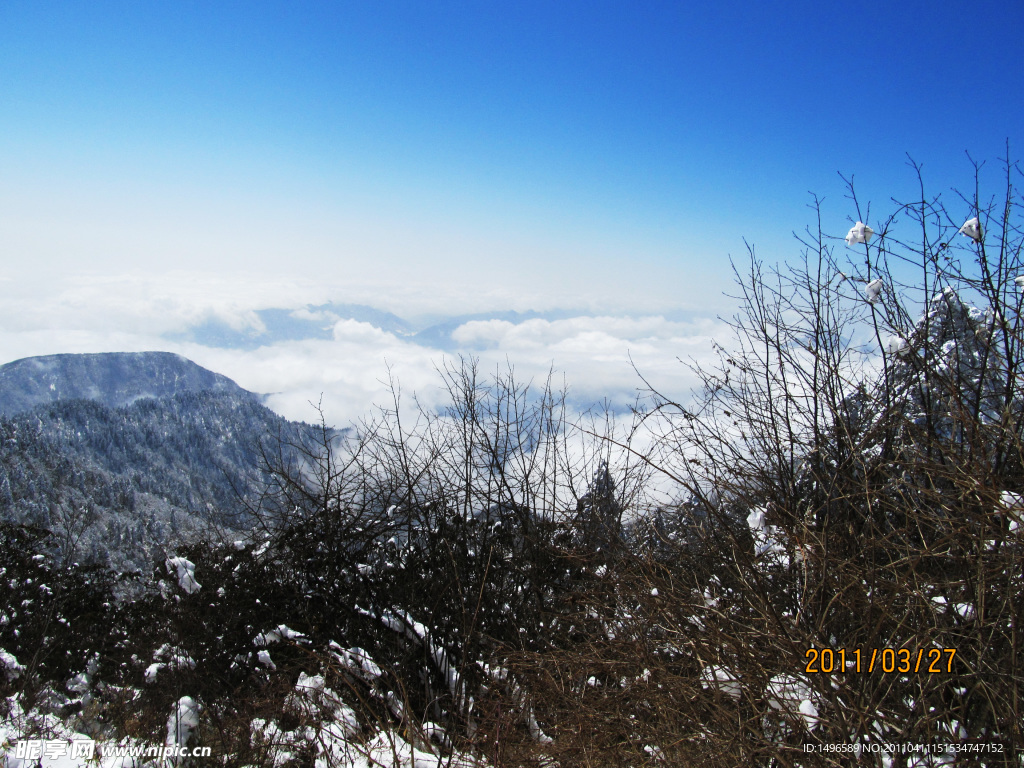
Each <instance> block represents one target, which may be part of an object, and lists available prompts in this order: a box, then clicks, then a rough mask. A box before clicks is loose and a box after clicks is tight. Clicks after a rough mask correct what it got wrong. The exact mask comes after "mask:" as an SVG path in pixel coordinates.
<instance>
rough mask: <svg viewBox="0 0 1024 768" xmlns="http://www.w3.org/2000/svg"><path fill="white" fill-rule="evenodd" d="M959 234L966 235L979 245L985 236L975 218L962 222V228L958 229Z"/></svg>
mask: <svg viewBox="0 0 1024 768" xmlns="http://www.w3.org/2000/svg"><path fill="white" fill-rule="evenodd" d="M960 234H961V235H966V236H967V237H969V238H971V240H973V241H974V242H976V243H980V242H981V238H982V237H984V235H985V233H984V232H982V230H981V222H980V221H978V217H977V216H975V217H974V218H973V219H968V220H967V221H965V222H964V224H963V226H962V227H960Z"/></svg>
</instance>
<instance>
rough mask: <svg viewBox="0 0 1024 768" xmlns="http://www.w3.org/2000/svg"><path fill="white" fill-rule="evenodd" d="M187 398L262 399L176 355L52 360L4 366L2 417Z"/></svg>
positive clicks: (132, 354)
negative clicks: (46, 408) (70, 406)
mask: <svg viewBox="0 0 1024 768" xmlns="http://www.w3.org/2000/svg"><path fill="white" fill-rule="evenodd" d="M185 392H225V393H229V394H231V395H234V396H236V397H240V398H246V397H250V398H257V397H258V396H257V395H254V394H252V393H251V392H247V391H246V390H244V389H242V388H241V387H240V386H238V385H237V384H235V382H233V381H232V380H231V379H229V378H227V377H226V376H221V375H220V374H219V373H214V372H213V371H209V370H207V369H206V368H203V367H201V366H199V365H196V364H195V363H193V362H192V361H191V360H186V359H185V358H184V357H182V356H181V355H175V354H173V353H171V352H105V353H100V354H78V355H72V354H68V355H46V356H43V357H26V358H24V359H22V360H15V361H14V362H13V363H8V364H7V365H4V366H0V415H4V416H12V415H14V414H17V413H22V412H24V411H28V410H30V409H32V408H34V407H36V406H38V405H43V404H46V403H53V402H56V401H58V400H78V399H83V400H95V401H96V402H98V403H101V404H102V405H105V406H107V407H110V408H120V407H121V406H125V405H130V404H131V403H134V402H135V401H136V400H139V399H141V398H147V397H149V398H160V397H170V396H173V395H178V394H182V393H185Z"/></svg>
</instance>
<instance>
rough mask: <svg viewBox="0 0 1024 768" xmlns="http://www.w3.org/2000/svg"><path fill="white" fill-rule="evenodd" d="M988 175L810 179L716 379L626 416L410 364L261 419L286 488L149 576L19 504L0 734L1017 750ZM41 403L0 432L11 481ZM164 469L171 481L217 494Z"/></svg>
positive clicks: (805, 757)
mask: <svg viewBox="0 0 1024 768" xmlns="http://www.w3.org/2000/svg"><path fill="white" fill-rule="evenodd" d="M916 170H917V174H918V178H921V173H920V169H919V168H918V169H916ZM975 171H976V180H975V181H976V183H975V181H972V186H971V188H970V189H969V190H968V191H963V192H962V193H957V192H953V193H944V194H942V195H933V194H930V193H928V192H927V191H926V188H925V184H924V182H923V181H922V183H921V193H920V197H919V199H915V200H913V201H910V202H905V203H901V202H893V203H892V204H891V205H890V206H889V211H888V212H887V213H885V214H883V215H882V216H881V217H878V216H877V215H875V214H874V211H871V210H869V209H868V207H866V206H864V207H862V204H861V201H859V200H858V197H857V194H856V191H855V188H854V186H853V184H852V183H851V184H850V185H849V194H848V197H847V199H846V200H844V201H843V204H844V205H845V206H846V209H847V211H848V214H849V224H850V225H851V226H850V227H849V230H848V231H847V232H845V233H844V232H833V231H826V230H825V228H824V227H825V225H824V224H823V223H822V221H823V217H822V216H821V210H822V209H821V204H820V202H819V201H814V205H813V208H812V210H813V213H812V216H813V217H814V218H813V223H812V225H811V226H810V227H808V228H807V229H806V230H805V231H804V232H802V233H800V234H799V236H798V239H799V246H800V248H799V253H797V254H795V255H794V258H792V259H791V260H790V261H788V262H787V263H785V264H781V265H772V264H767V263H764V262H763V261H762V260H761V259H760V258H759V257H758V255H757V252H756V250H755V249H754V248H753V247H751V248H750V250H749V253H748V254H747V258H746V259H745V260H743V261H737V262H736V263H735V264H734V269H735V272H736V282H735V290H736V292H737V293H736V295H737V298H738V301H739V307H740V309H739V311H738V313H737V315H736V316H735V318H733V320H732V328H733V330H734V336H733V338H731V339H721V340H719V344H718V347H717V353H718V362H717V363H716V364H713V365H710V366H707V365H696V364H695V366H696V373H697V374H698V376H699V380H700V381H701V383H702V386H701V388H700V389H699V390H698V391H696V392H693V393H682V392H676V393H665V392H661V391H658V390H657V388H656V387H655V386H653V385H651V384H649V383H648V381H647V380H646V379H645V378H644V371H642V370H640V371H638V372H637V377H638V388H639V389H640V392H641V396H640V397H639V399H638V400H637V404H636V407H635V408H634V410H633V412H632V413H631V414H627V415H625V416H623V415H622V414H614V413H610V412H605V411H597V410H595V411H592V412H589V413H586V414H582V415H580V414H576V413H574V412H572V411H571V409H570V408H569V407H567V404H566V394H565V392H563V391H561V390H559V389H558V388H557V387H556V386H554V384H553V381H554V379H553V378H552V379H549V380H548V381H547V382H543V381H542V382H537V381H533V382H523V381H519V380H517V379H516V376H515V374H514V371H513V370H512V369H511V368H510V369H509V370H508V371H506V372H499V373H498V374H495V375H490V374H488V373H485V372H483V371H481V370H479V367H478V366H477V364H476V363H475V362H474V361H473V360H462V361H455V362H451V363H449V364H448V365H447V366H446V367H444V368H443V369H442V370H441V372H440V374H439V375H440V376H441V377H442V379H443V381H444V384H445V386H446V388H447V391H448V395H449V400H448V405H447V407H445V408H444V409H442V410H440V411H438V410H431V409H426V408H422V407H419V406H418V404H417V401H416V399H415V398H414V397H413V396H411V395H407V394H403V392H402V390H401V387H400V382H393V384H392V392H393V395H394V397H393V400H392V402H391V403H389V404H387V405H385V406H383V407H381V408H380V410H379V412H377V413H376V414H375V415H374V416H373V417H371V418H368V419H367V420H366V421H365V422H363V423H362V424H360V425H358V426H357V427H356V428H354V429H352V430H349V431H345V432H336V431H335V430H333V429H331V428H330V427H329V425H326V424H323V425H320V427H307V428H304V429H302V430H298V431H288V430H287V429H281V428H277V427H279V425H272V424H270V423H267V424H266V429H267V431H271V427H275V428H276V431H274V434H273V436H274V437H275V438H276V439H275V440H273V441H264V442H263V443H260V447H259V449H258V450H256V449H254V450H252V451H251V452H249V453H247V454H245V455H244V456H243V457H235V459H234V460H233V461H235V462H236V463H235V464H233V466H237V461H240V460H241V459H242V458H244V459H245V460H246V461H251V462H252V467H251V471H248V472H245V471H243V470H233V471H235V475H233V476H234V477H236V478H238V483H242V482H243V481H244V482H245V483H254V484H257V485H258V489H257V491H256V492H246V493H241V494H238V495H236V496H234V497H232V498H230V499H229V498H228V495H226V493H225V491H224V489H223V488H221V487H218V488H217V489H215V490H216V494H219V495H217V496H216V497H217V498H219V499H220V500H221V503H223V504H224V505H225V507H228V509H226V510H225V515H223V516H218V515H206V516H204V517H202V519H201V522H202V526H200V523H199V522H196V523H195V530H200V528H201V535H193V536H192V537H191V538H188V539H187V540H186V539H182V541H181V542H180V543H177V544H174V542H173V541H172V540H171V539H167V538H166V537H165V538H164V539H161V542H162V544H161V546H163V547H165V548H164V549H160V551H159V556H158V557H155V558H154V559H153V560H152V561H150V562H149V563H148V564H147V565H146V567H145V568H142V569H141V571H140V570H131V569H126V568H118V567H114V565H116V563H111V562H97V561H96V560H97V559H96V558H95V557H94V558H92V559H89V558H87V557H84V556H83V557H81V558H79V559H76V557H75V556H74V549H73V548H70V549H69V546H68V544H67V540H66V536H65V537H64V539H62V536H64V534H63V533H62V531H61V529H60V528H59V526H56V525H53V524H50V525H49V526H48V525H47V521H48V520H50V519H51V518H49V517H48V516H47V515H46V514H44V512H39V513H38V514H37V515H36V517H34V518H33V519H21V520H14V519H13V518H11V517H9V516H7V517H5V518H4V522H3V523H2V525H0V755H3V754H6V755H7V758H6V759H7V766H9V767H10V768H15V767H17V768H21V766H22V765H28V763H23V762H18V758H17V757H15V756H14V751H13V750H14V747H13V746H12V745H13V744H14V742H15V741H16V740H17V739H22V738H37V739H46V738H72V735H73V734H83V735H85V736H88V737H90V738H94V739H96V741H97V744H98V745H99V746H98V748H99V749H100V751H101V752H102V750H103V747H104V745H105V744H119V743H120V744H128V743H145V744H165V743H172V744H182V745H185V744H189V745H191V744H200V745H203V746H209V747H210V748H211V754H212V757H207V758H189V759H184V760H182V761H179V762H181V763H182V764H188V765H206V764H211V761H213V762H216V763H218V764H222V765H225V766H250V765H251V766H266V767H267V768H270V767H271V766H274V767H277V766H281V767H286V766H296V768H298V767H299V766H303V767H305V766H318V767H323V768H327V767H328V766H338V767H339V768H340V767H342V766H344V767H348V766H375V765H381V766H399V765H402V766H494V767H495V768H499V767H504V766H566V767H568V766H595V767H599V766H729V767H732V766H736V765H744V766H766V767H767V766H819V765H821V766H825V765H829V766H838V765H852V764H857V765H878V766H912V765H942V764H952V763H956V764H984V765H990V766H1001V765H1014V766H1021V765H1024V757H1022V754H1024V753H1022V751H1021V750H1022V748H1024V671H1022V669H1024V628H1022V626H1021V621H1022V617H1024V443H1022V440H1024V322H1022V317H1021V309H1022V304H1024V260H1022V257H1024V250H1022V249H1024V229H1022V225H1024V217H1022V215H1021V213H1022V203H1024V201H1022V198H1021V196H1020V192H1019V188H1020V184H1021V181H1022V178H1021V172H1020V169H1019V167H1018V166H1017V165H1016V164H1014V163H1013V162H1011V161H1009V160H1007V161H1005V162H1003V163H1002V165H1001V166H1000V169H999V170H998V172H997V171H996V170H995V168H994V167H993V166H984V167H982V166H981V165H980V164H979V165H977V166H976V168H975ZM997 176H998V179H999V182H998V184H996V187H997V188H998V190H999V191H998V193H995V194H993V193H992V192H991V191H989V186H988V185H990V184H991V183H992V179H993V178H995V177H997ZM832 205H833V206H834V205H835V202H834V201H833V203H832ZM652 279H656V276H652ZM513 362H514V361H513ZM679 364H680V365H686V364H687V362H686V361H680V363H679ZM211 397H212V396H211ZM195 400H202V398H197V397H193V398H192V401H195ZM190 402H191V401H190ZM50 407H51V409H52V408H56V407H57V406H50ZM133 407H134V408H136V410H137V411H139V412H140V414H141V413H142V412H145V411H146V409H149V411H150V412H154V411H159V412H160V414H163V415H161V416H160V418H161V419H164V418H166V419H170V418H171V417H172V415H173V414H172V413H171V411H173V409H170V410H168V408H167V407H166V406H157V405H153V404H149V405H146V404H144V403H143V402H142V401H140V402H139V403H138V404H136V405H135V406H133ZM175 407H176V408H178V410H179V411H180V410H187V409H186V404H185V403H184V401H181V402H179V403H178V405H177V406H175ZM204 407H213V406H212V405H208V406H204ZM234 407H235V409H236V410H237V408H238V407H239V406H237V405H236V406H234ZM247 407H248V406H247ZM253 407H255V406H253ZM76 413H77V411H76ZM105 414H106V415H105ZM32 418H35V417H32ZM32 418H27V417H25V418H22V419H21V421H20V422H19V421H17V420H16V419H6V418H5V419H4V420H2V421H0V434H2V435H3V437H4V441H5V442H4V446H3V448H2V453H0V456H2V458H3V462H4V470H5V472H7V473H9V474H10V475H11V476H12V477H13V476H14V474H15V468H17V467H20V469H18V472H20V474H19V475H18V477H25V476H26V473H30V470H31V466H30V465H31V461H33V459H31V457H30V456H29V457H28V458H26V456H27V454H25V453H24V452H23V451H22V449H21V448H19V445H23V443H21V444H19V443H17V440H16V438H17V435H18V434H22V435H24V434H29V433H31V429H30V427H31V425H32V424H33V423H34V422H33V421H32ZM76 418H77V417H76ZM91 418H92V420H93V422H97V421H98V422H103V421H104V419H106V420H107V421H109V419H110V418H111V417H110V416H109V409H108V410H107V411H104V410H103V409H102V408H100V407H99V406H95V408H94V411H93V415H92V417H91ZM119 418H120V417H119ZM133 418H134V417H133ZM146 418H149V417H146ZM62 419H63V420H64V422H68V423H70V422H71V421H73V419H72V414H71V412H70V411H69V412H67V413H65V414H64V415H63V416H62ZM138 419H143V415H138ZM40 423H41V422H40ZM139 423H141V421H140V422H139ZM203 423H207V422H203ZM74 424H75V425H74V426H73V427H68V429H70V430H71V431H73V432H78V431H80V430H83V429H86V427H85V426H83V425H82V424H80V423H79V422H75V423H74ZM209 424H210V427H209V429H211V430H216V429H221V428H226V427H225V426H224V425H225V424H227V422H226V421H223V420H221V421H217V420H213V419H211V420H209ZM19 425H20V427H19ZM19 429H20V432H19V431H18V430H19ZM200 431H202V430H201V429H200ZM38 440H42V438H41V437H39V438H37V442H38ZM158 442H159V441H158ZM145 445H146V443H145V442H141V443H140V446H142V447H140V450H141V451H143V452H146V451H151V450H156V449H155V448H146V447H145ZM41 450H42V449H39V451H41ZM160 450H166V446H164V447H163V448H161V449H160ZM213 450H214V449H213V448H210V449H209V451H208V453H209V452H211V451H213ZM39 455H41V454H39ZM204 455H206V454H204ZM203 460H205V461H212V459H203ZM39 461H42V459H39ZM196 461H200V459H197V460H196ZM53 463H54V462H53V461H51V462H50V464H51V465H52V464H53ZM153 466H154V470H153V471H154V472H155V473H161V472H162V475H161V476H159V477H154V478H152V480H151V482H150V486H149V487H150V490H151V491H152V493H154V494H159V493H161V492H168V493H169V492H170V491H168V490H167V488H168V487H170V486H174V488H178V491H177V492H178V496H177V498H178V499H179V500H180V504H181V505H182V506H183V507H188V506H189V505H190V504H194V503H195V499H198V498H199V496H198V495H196V496H195V499H193V498H192V497H190V496H189V491H188V489H186V488H184V487H183V486H181V483H182V482H183V481H182V480H181V479H180V477H178V476H177V475H174V474H172V473H168V472H166V471H163V470H161V469H160V467H166V466H170V459H168V460H167V462H164V463H162V464H161V463H154V465H153ZM108 469H109V468H108ZM186 474H187V472H186ZM5 477H7V475H5ZM104 477H107V475H104ZM176 478H177V479H176ZM204 482H205V481H204ZM210 482H212V481H210ZM99 485H101V486H102V487H103V488H105V489H106V490H104V491H103V492H104V493H105V494H106V495H105V496H104V498H103V500H102V504H101V505H100V506H101V507H102V508H103V510H106V511H104V514H105V515H109V517H110V519H111V520H113V521H114V522H116V523H117V524H118V525H122V526H123V527H124V530H125V532H126V534H125V535H129V537H130V536H135V537H136V538H135V539H130V541H129V545H130V546H132V547H139V546H142V545H141V544H140V541H141V539H142V537H143V535H142V533H141V532H140V533H138V534H136V533H135V531H136V527H137V525H136V526H135V527H133V526H132V525H128V523H126V522H125V521H126V520H130V519H131V512H132V510H131V509H121V510H118V505H119V503H120V502H122V501H124V500H125V499H126V498H128V496H129V494H126V493H125V492H124V491H125V488H126V486H125V485H123V484H122V485H115V486H112V487H108V485H109V484H107V485H103V484H102V483H100V484H99ZM19 487H20V486H19ZM118 489H120V495H119V493H118ZM199 490H200V489H199V488H198V487H197V488H196V489H195V492H196V493H197V494H198V493H199ZM3 493H4V494H6V495H5V496H4V498H3V500H0V503H2V504H8V505H9V504H11V503H13V501H14V500H16V498H15V497H16V496H17V494H18V493H23V495H28V494H29V492H28V491H23V492H22V491H17V489H16V488H15V490H14V491H12V490H11V486H10V483H7V484H6V485H4V488H3ZM75 493H79V495H80V492H79V491H76V492H75ZM210 493H213V491H212V490H211V491H210ZM62 498H66V499H68V500H69V503H71V502H75V501H76V500H79V496H76V495H73V494H71V492H70V491H69V492H68V493H67V494H65V497H62ZM204 498H205V497H204ZM97 503H98V502H97ZM73 505H74V504H73V503H71V506H73ZM235 505H240V506H238V507H237V508H236V506H235ZM111 510H113V511H111ZM115 513H116V514H115ZM228 513H230V514H228ZM54 519H56V518H54ZM104 519H106V518H104ZM198 519H199V518H197V520H198ZM243 523H244V524H243ZM190 525H191V524H190ZM190 530H193V529H192V528H190ZM122 538H123V537H122ZM148 551H149V550H147V552H148ZM154 551H156V550H154ZM125 562H128V561H125ZM131 562H137V560H132V561H131ZM893 744H896V745H905V744H916V745H924V744H928V745H943V747H945V748H948V749H949V750H952V751H934V752H932V753H930V754H922V753H917V754H900V753H893V752H891V751H887V750H886V749H885V748H883V747H884V745H893ZM972 744H975V745H982V744H984V745H987V747H986V749H987V750H988V751H986V752H978V751H975V752H973V753H972V752H971V751H970V750H969V749H965V745H966V746H967V747H968V748H969V747H970V746H971V745H972ZM827 745H852V746H851V747H850V749H849V750H847V751H840V750H837V749H827V748H825V747H826V746H827ZM873 745H874V746H873ZM854 748H856V749H857V750H858V751H856V752H854V751H852V750H853V749H854ZM957 749H959V751H957ZM108 754H112V753H108ZM111 760H112V758H111V759H108V758H106V757H104V758H103V764H104V765H114V764H115V763H114V762H111ZM116 764H120V763H116ZM124 764H128V763H127V762H125V763H124Z"/></svg>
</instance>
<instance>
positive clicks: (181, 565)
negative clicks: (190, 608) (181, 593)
mask: <svg viewBox="0 0 1024 768" xmlns="http://www.w3.org/2000/svg"><path fill="white" fill-rule="evenodd" d="M167 572H168V573H171V574H175V573H177V577H178V586H180V587H181V588H182V589H184V590H185V591H186V592H187V593H188V594H190V595H191V594H193V593H195V592H198V591H199V588H200V587H201V586H202V585H201V584H200V583H199V582H198V581H196V566H195V563H193V562H191V561H190V560H186V559H185V558H184V557H169V558H167Z"/></svg>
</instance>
